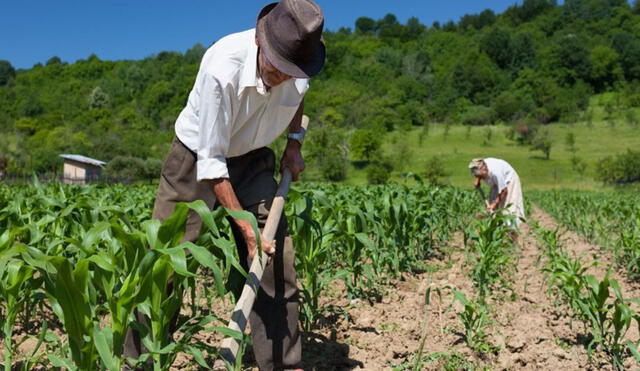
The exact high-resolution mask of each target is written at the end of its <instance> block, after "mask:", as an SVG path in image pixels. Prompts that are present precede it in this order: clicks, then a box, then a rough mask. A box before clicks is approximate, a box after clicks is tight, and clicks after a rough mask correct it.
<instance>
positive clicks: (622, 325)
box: [578, 275, 640, 370]
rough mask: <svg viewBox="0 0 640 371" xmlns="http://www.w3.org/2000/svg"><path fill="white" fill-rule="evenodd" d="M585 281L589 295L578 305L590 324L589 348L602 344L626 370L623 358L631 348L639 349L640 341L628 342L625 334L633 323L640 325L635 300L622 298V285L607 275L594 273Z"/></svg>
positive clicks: (614, 361)
mask: <svg viewBox="0 0 640 371" xmlns="http://www.w3.org/2000/svg"><path fill="white" fill-rule="evenodd" d="M585 281H586V295H585V296H584V299H583V300H582V301H580V302H579V303H578V304H579V306H580V315H581V317H582V318H583V321H585V322H586V323H588V324H589V330H590V332H591V335H592V340H591V341H590V342H589V346H588V347H589V350H590V351H591V350H593V349H594V348H596V347H598V346H601V347H602V348H603V349H604V351H605V352H606V353H607V354H608V355H609V356H610V357H611V363H612V364H613V366H614V367H615V368H616V369H618V370H623V369H624V366H623V364H622V361H623V359H624V355H625V353H626V351H627V349H634V350H635V349H636V348H637V344H633V343H630V342H624V336H625V334H626V333H627V331H628V330H629V328H630V327H631V325H632V322H635V323H636V324H637V325H638V326H639V328H640V314H638V313H637V312H636V311H634V310H633V309H632V308H631V307H630V306H629V303H630V302H631V301H632V300H629V299H625V298H623V297H622V291H621V290H620V285H619V284H618V282H617V281H616V280H612V279H609V278H608V277H605V278H604V279H603V280H602V281H598V279H596V278H595V277H594V276H592V275H587V276H586V277H585ZM610 289H611V290H613V293H614V300H613V302H611V301H609V295H610V291H609V290H610ZM635 302H636V303H638V301H635Z"/></svg>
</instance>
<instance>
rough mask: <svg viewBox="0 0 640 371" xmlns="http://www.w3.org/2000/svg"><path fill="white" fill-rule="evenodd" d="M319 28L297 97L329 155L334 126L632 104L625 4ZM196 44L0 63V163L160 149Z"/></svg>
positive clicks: (635, 68)
mask: <svg viewBox="0 0 640 371" xmlns="http://www.w3.org/2000/svg"><path fill="white" fill-rule="evenodd" d="M237 31H241V30H237ZM324 37H325V41H326V45H327V63H326V65H325V68H324V70H323V71H322V72H321V74H320V75H318V76H317V77H316V78H314V79H313V80H312V81H311V89H310V90H309V92H308V93H307V98H306V105H305V107H306V112H307V114H308V115H309V116H310V117H311V118H312V120H313V121H314V122H315V123H316V124H317V125H319V126H322V127H323V128H324V130H325V131H324V132H322V133H326V130H329V131H333V132H339V133H341V135H337V136H335V137H337V138H341V139H340V142H336V141H335V140H334V141H331V140H330V139H331V138H333V137H334V136H326V134H323V135H325V137H326V138H328V139H327V140H329V142H328V143H327V145H329V146H336V147H340V148H341V151H340V152H341V153H343V152H344V151H343V149H344V147H345V146H346V147H348V146H347V145H346V143H347V142H348V140H347V139H346V138H345V136H344V133H346V132H350V133H351V132H354V133H357V132H358V131H359V130H366V131H368V132H374V133H385V132H388V131H393V130H402V129H406V128H410V127H412V126H421V125H425V124H426V123H429V122H438V123H447V124H466V125H486V124H494V123H496V122H503V123H505V124H516V123H518V122H523V121H524V120H528V121H527V122H530V121H531V120H533V121H535V122H537V123H539V124H546V123H549V122H555V121H564V122H572V121H574V120H576V117H578V114H579V113H580V112H582V111H583V110H584V109H585V108H586V106H587V103H588V100H589V98H590V97H591V96H592V95H594V94H600V93H603V92H611V91H613V92H620V93H623V94H619V96H620V97H621V100H620V102H618V104H620V105H622V106H626V107H638V106H640V87H639V85H640V84H639V83H638V80H640V2H639V1H637V0H636V1H635V2H634V3H633V4H629V3H628V2H627V1H625V0H566V1H565V2H564V4H563V5H558V4H557V3H556V1H549V0H525V1H524V2H523V3H522V4H521V5H514V6H511V7H510V8H508V9H507V10H506V11H504V12H503V13H501V14H495V13H494V12H493V11H491V10H485V11H483V12H480V13H479V14H467V15H464V16H463V17H461V18H460V19H459V20H458V21H457V22H453V21H450V22H447V23H444V24H440V23H438V22H435V23H433V24H432V25H424V24H422V23H420V21H419V20H418V19H417V18H410V19H409V20H408V21H407V22H406V23H404V24H403V23H400V22H399V21H398V19H397V18H396V17H395V16H394V15H393V14H388V15H386V16H385V17H384V18H382V19H379V20H374V19H371V18H366V17H361V18H358V19H357V20H356V21H355V25H354V27H353V28H341V29H339V30H334V31H326V32H325V35H324ZM205 50H206V48H205V47H204V46H203V45H200V44H196V45H194V46H193V47H192V48H190V49H189V50H187V51H186V52H184V53H180V52H170V51H165V52H161V53H158V54H156V55H153V56H150V57H148V58H145V59H143V60H138V61H104V60H100V59H99V58H98V57H97V56H95V55H91V56H89V57H88V58H87V59H84V60H78V61H76V62H75V63H66V62H63V61H62V60H61V59H60V58H59V57H56V56H52V57H51V58H50V59H49V60H48V61H47V62H46V63H45V64H36V65H35V66H33V67H32V68H30V69H27V70H16V69H15V68H14V67H13V66H12V65H11V63H10V62H8V61H0V128H1V129H2V130H3V132H4V135H3V136H2V137H1V138H0V151H1V152H2V154H3V156H4V157H5V158H6V159H7V162H8V169H7V170H9V171H18V170H22V171H24V170H28V171H37V172H48V171H53V169H54V168H55V166H56V164H59V159H58V158H57V155H58V154H60V153H81V154H84V155H87V156H90V157H94V158H98V159H101V160H104V161H109V160H110V159H113V158H115V157H117V156H121V157H135V158H140V159H144V160H148V159H161V158H163V157H164V155H165V154H166V150H167V147H168V145H169V143H170V141H171V138H172V136H173V123H174V121H175V119H176V117H177V115H178V114H179V113H180V111H181V109H182V107H183V106H184V104H185V102H186V99H187V96H188V94H189V91H190V89H191V86H192V84H193V82H194V80H195V76H196V73H197V71H198V66H199V62H200V58H201V57H202V55H203V54H204V52H205ZM319 132H321V131H319ZM326 152H327V149H326V148H325V149H324V150H320V149H319V150H318V154H317V156H319V157H322V156H324V155H323V154H326ZM312 160H313V154H312ZM318 161H320V162H323V161H324V162H326V163H329V160H327V159H319V160H318Z"/></svg>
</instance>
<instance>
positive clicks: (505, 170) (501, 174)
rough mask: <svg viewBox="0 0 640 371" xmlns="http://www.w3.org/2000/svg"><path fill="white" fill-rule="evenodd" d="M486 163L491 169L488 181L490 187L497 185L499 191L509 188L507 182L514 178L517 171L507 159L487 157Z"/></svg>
mask: <svg viewBox="0 0 640 371" xmlns="http://www.w3.org/2000/svg"><path fill="white" fill-rule="evenodd" d="M484 163H485V164H487V169H488V170H489V177H488V178H487V180H486V182H487V184H488V185H489V186H490V187H494V186H495V187H497V188H498V193H500V192H502V190H503V189H505V188H507V184H508V183H509V182H510V181H511V179H512V178H513V174H515V173H516V171H515V170H514V169H513V167H512V166H511V165H509V163H508V162H506V161H505V160H500V159H498V158H485V159H484Z"/></svg>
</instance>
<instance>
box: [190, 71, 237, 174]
mask: <svg viewBox="0 0 640 371" xmlns="http://www.w3.org/2000/svg"><path fill="white" fill-rule="evenodd" d="M200 95H201V96H200V107H199V115H198V120H199V134H200V135H199V138H198V151H197V152H198V161H197V164H196V167H197V179H198V181H202V180H207V179H220V178H229V170H228V169H227V161H226V157H227V153H228V151H229V140H230V138H231V118H230V117H229V112H230V111H231V110H230V109H229V102H228V99H227V98H226V97H225V96H226V95H225V94H224V89H223V87H222V86H221V84H220V82H219V81H218V80H217V79H216V78H215V77H214V76H210V75H209V76H205V78H204V79H203V81H202V85H201V87H200Z"/></svg>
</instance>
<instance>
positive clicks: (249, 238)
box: [241, 224, 276, 259]
mask: <svg viewBox="0 0 640 371" xmlns="http://www.w3.org/2000/svg"><path fill="white" fill-rule="evenodd" d="M241 230H242V235H243V236H244V240H245V241H246V243H247V251H248V253H249V258H250V259H253V258H254V257H255V256H256V252H257V250H258V249H257V247H258V241H257V239H256V235H255V234H254V233H253V228H251V225H250V224H249V225H244V224H243V225H242V227H241ZM260 241H261V242H262V251H264V253H265V254H267V255H269V256H271V255H273V254H275V253H276V242H275V241H265V239H264V238H263V236H260Z"/></svg>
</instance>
